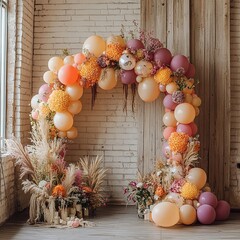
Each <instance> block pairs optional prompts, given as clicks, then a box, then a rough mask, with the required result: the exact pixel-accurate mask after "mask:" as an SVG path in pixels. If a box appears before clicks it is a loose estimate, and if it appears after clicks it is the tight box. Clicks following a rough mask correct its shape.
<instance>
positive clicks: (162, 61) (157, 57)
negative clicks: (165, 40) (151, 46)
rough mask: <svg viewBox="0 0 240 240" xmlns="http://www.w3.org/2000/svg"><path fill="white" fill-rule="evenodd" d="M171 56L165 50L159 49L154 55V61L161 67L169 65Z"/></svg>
mask: <svg viewBox="0 0 240 240" xmlns="http://www.w3.org/2000/svg"><path fill="white" fill-rule="evenodd" d="M171 60H172V54H171V52H170V51H169V50H168V49H167V48H160V49H158V50H157V51H156V52H155V53H154V61H155V62H156V63H157V64H158V65H159V67H161V66H162V65H170V62H171Z"/></svg>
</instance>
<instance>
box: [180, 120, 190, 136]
mask: <svg viewBox="0 0 240 240" xmlns="http://www.w3.org/2000/svg"><path fill="white" fill-rule="evenodd" d="M177 132H182V133H185V134H187V135H188V136H189V137H191V136H192V128H191V126H190V125H189V124H182V123H180V124H178V126H177Z"/></svg>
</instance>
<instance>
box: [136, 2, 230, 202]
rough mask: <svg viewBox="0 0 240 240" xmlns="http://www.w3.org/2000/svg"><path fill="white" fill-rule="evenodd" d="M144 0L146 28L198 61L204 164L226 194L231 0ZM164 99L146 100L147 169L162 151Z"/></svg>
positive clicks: (143, 152) (142, 154) (215, 187)
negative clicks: (161, 126)
mask: <svg viewBox="0 0 240 240" xmlns="http://www.w3.org/2000/svg"><path fill="white" fill-rule="evenodd" d="M141 4H142V6H141V8H142V27H143V29H145V30H152V29H154V30H155V33H156V37H158V38H160V39H162V41H163V42H164V43H166V44H165V46H167V47H168V48H169V49H170V50H171V51H172V52H173V54H184V55H186V56H188V57H189V58H190V60H191V62H192V63H194V64H195V66H196V70H197V73H196V80H199V81H200V84H199V86H197V88H196V89H197V93H198V94H199V95H200V97H201V98H202V106H201V110H200V111H201V113H200V116H199V117H198V118H197V120H196V121H197V123H198V126H199V134H200V141H201V144H202V148H201V157H202V159H201V162H200V166H201V167H202V168H204V169H205V170H206V171H207V172H208V176H209V178H208V179H209V182H210V185H211V186H212V187H213V190H214V191H215V192H216V193H217V195H218V196H219V197H221V198H223V197H225V198H226V196H227V195H228V188H229V161H230V99H229V98H230V78H229V76H230V70H229V68H230V66H229V62H230V58H229V56H230V51H229V46H230V45H229V44H230V43H229V33H230V27H229V9H230V6H229V4H230V0H208V1H206V0H166V1H157V0H147V1H144V0H142V2H141ZM159 29H161V30H159ZM165 33H167V34H166V36H164V34H165ZM161 104H162V103H161V100H157V103H156V102H154V103H151V104H145V103H142V106H141V109H142V111H141V113H142V140H141V141H142V149H141V150H140V151H139V153H140V155H139V156H140V158H141V159H142V163H143V164H142V171H143V172H148V170H149V169H150V168H151V167H152V165H153V162H154V161H155V158H156V157H158V154H159V153H160V151H158V149H159V142H160V137H161V134H159V131H161V130H162V129H161V128H160V125H161V124H160V123H161V120H162V116H163V114H164V112H163V109H162V107H161ZM157 105H158V107H156V106H157ZM156 118H157V119H158V121H156ZM159 119H160V120H159ZM154 127H155V131H156V132H158V134H155V133H154V131H153V128H154ZM154 143H157V144H156V145H154Z"/></svg>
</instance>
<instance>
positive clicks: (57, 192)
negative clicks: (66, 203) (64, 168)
mask: <svg viewBox="0 0 240 240" xmlns="http://www.w3.org/2000/svg"><path fill="white" fill-rule="evenodd" d="M52 195H53V196H54V197H66V190H65V188H64V186H63V185H57V186H56V187H54V188H53V191H52Z"/></svg>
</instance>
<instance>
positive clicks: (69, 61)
mask: <svg viewBox="0 0 240 240" xmlns="http://www.w3.org/2000/svg"><path fill="white" fill-rule="evenodd" d="M63 62H64V64H65V65H66V64H69V65H73V64H74V57H73V56H66V57H65V58H64V59H63Z"/></svg>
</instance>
